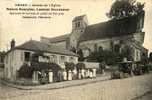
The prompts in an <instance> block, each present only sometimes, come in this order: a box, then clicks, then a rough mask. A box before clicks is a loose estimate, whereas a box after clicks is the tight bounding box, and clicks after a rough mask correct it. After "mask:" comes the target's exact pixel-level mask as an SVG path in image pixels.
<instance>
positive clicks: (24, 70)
mask: <svg viewBox="0 0 152 100" xmlns="http://www.w3.org/2000/svg"><path fill="white" fill-rule="evenodd" d="M33 70H34V69H33V68H32V67H30V66H29V65H28V64H23V65H22V66H21V68H20V69H19V71H18V75H19V77H20V78H21V77H22V78H32V74H33Z"/></svg>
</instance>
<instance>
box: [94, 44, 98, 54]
mask: <svg viewBox="0 0 152 100" xmlns="http://www.w3.org/2000/svg"><path fill="white" fill-rule="evenodd" d="M94 51H95V52H96V51H97V44H94Z"/></svg>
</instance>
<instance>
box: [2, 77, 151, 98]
mask: <svg viewBox="0 0 152 100" xmlns="http://www.w3.org/2000/svg"><path fill="white" fill-rule="evenodd" d="M151 79H152V75H151V74H147V75H142V76H135V77H131V78H126V79H120V80H119V79H118V80H108V81H96V80H99V78H97V79H92V80H94V82H92V80H91V79H89V80H85V79H84V80H75V81H73V82H74V83H75V84H76V83H77V84H78V83H82V82H84V81H85V82H87V84H78V85H75V86H69V87H65V88H63V87H62V88H57V89H49V86H50V87H51V84H48V85H43V86H40V87H39V89H36V90H34V88H33V90H21V89H16V88H12V87H8V86H5V85H3V84H1V85H0V100H149V99H148V98H149V97H152V95H151V94H150V95H145V96H143V97H142V98H140V99H139V98H138V99H134V98H136V97H140V96H141V95H143V94H144V93H146V92H147V91H149V90H150V89H151V87H152V86H151V82H149V80H151ZM89 82H90V83H89ZM56 84H58V85H62V86H64V85H65V86H66V85H67V84H69V85H71V84H72V81H68V82H60V83H55V86H57V85H56ZM52 85H53V84H52ZM58 87H59V86H58ZM47 88H48V89H47ZM43 89H44V90H43Z"/></svg>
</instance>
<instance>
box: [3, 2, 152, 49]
mask: <svg viewBox="0 0 152 100" xmlns="http://www.w3.org/2000/svg"><path fill="white" fill-rule="evenodd" d="M137 1H140V2H145V8H144V9H145V11H146V15H145V23H144V29H143V30H144V31H145V41H144V47H145V48H147V49H149V50H150V51H152V43H151V40H152V33H151V32H152V20H151V18H152V0H137ZM112 2H113V0H1V1H0V50H1V51H2V50H7V49H9V47H10V41H11V39H13V38H14V39H15V41H16V45H20V44H22V43H24V42H26V41H29V40H30V39H33V40H40V37H41V36H45V37H55V36H59V35H63V34H67V33H70V32H71V30H72V19H73V18H74V17H75V16H79V15H84V14H86V15H87V18H88V21H89V24H95V23H100V22H104V21H107V20H108V18H107V16H106V13H107V12H108V11H109V10H110V7H111V5H112ZM17 3H31V4H46V3H47V4H48V3H49V4H52V3H53V4H61V5H62V7H64V8H69V9H70V10H69V11H68V12H65V14H64V15H63V16H55V17H52V18H51V19H23V18H22V17H21V16H12V15H10V14H9V12H8V11H6V8H8V7H9V8H10V7H14V4H17Z"/></svg>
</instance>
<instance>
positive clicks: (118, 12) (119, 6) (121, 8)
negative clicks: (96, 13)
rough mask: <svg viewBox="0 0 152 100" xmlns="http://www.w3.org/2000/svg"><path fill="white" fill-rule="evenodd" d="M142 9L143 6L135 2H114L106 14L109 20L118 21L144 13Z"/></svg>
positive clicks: (131, 0)
mask: <svg viewBox="0 0 152 100" xmlns="http://www.w3.org/2000/svg"><path fill="white" fill-rule="evenodd" d="M143 8H144V4H142V3H140V2H136V0H121V1H115V2H114V3H113V4H112V6H111V9H110V12H109V13H107V16H108V17H109V18H111V19H120V18H123V17H128V16H132V15H137V14H140V13H142V12H144V10H143Z"/></svg>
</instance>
